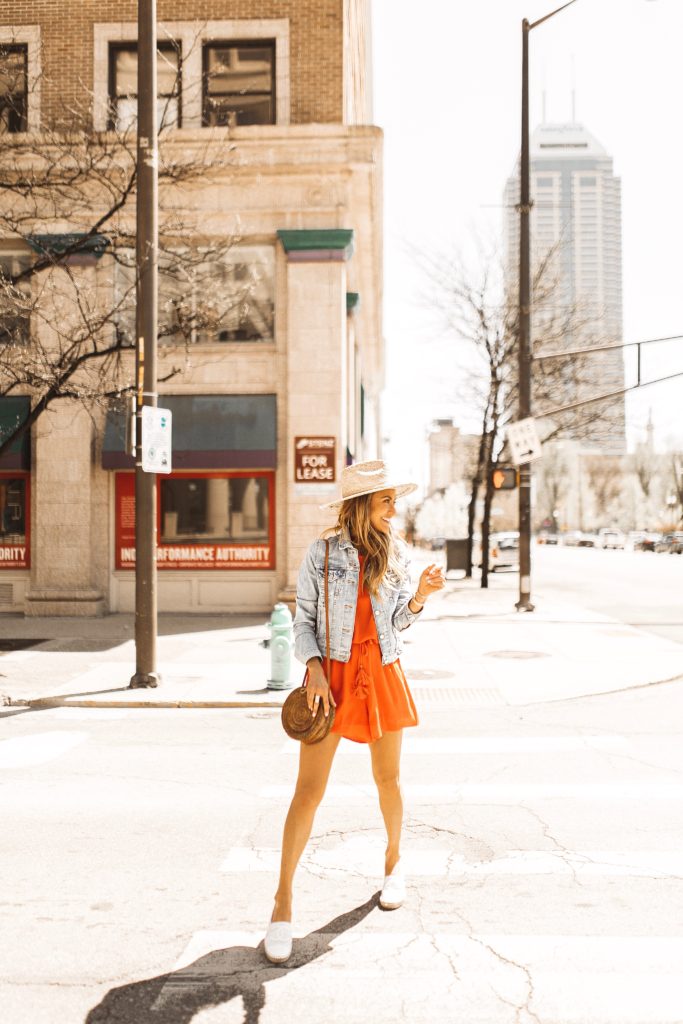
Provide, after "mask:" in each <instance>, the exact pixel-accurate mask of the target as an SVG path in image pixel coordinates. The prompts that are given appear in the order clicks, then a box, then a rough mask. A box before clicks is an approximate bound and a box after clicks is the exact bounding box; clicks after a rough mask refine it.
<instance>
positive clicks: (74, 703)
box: [6, 697, 282, 711]
mask: <svg viewBox="0 0 683 1024" xmlns="http://www.w3.org/2000/svg"><path fill="white" fill-rule="evenodd" d="M6 706H8V707H12V708H31V709H33V710H36V711H38V710H40V709H41V708H281V707H282V701H272V700H271V701H266V700H262V701H253V700H66V699H61V698H59V697H37V698H36V699H35V700H12V699H10V700H9V701H8V702H7V704H6Z"/></svg>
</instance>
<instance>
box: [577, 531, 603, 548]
mask: <svg viewBox="0 0 683 1024" xmlns="http://www.w3.org/2000/svg"><path fill="white" fill-rule="evenodd" d="M578 546H579V547H580V548H596V547H598V535H597V533H581V534H580V535H579V540H578Z"/></svg>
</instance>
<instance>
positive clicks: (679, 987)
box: [0, 553, 683, 1024]
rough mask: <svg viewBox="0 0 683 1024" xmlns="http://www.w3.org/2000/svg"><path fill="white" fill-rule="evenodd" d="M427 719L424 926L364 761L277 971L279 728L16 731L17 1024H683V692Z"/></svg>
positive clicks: (252, 718)
mask: <svg viewBox="0 0 683 1024" xmlns="http://www.w3.org/2000/svg"><path fill="white" fill-rule="evenodd" d="M561 558H562V553H560V554H559V557H558V558H557V559H555V560H554V561H557V563H558V564H559V562H560V559H561ZM420 714H421V717H422V723H421V726H420V728H419V729H416V730H409V731H407V732H406V736H405V749H404V756H403V785H404V788H405V797H406V808H407V813H406V823H405V841H404V848H403V859H404V863H405V870H406V873H407V876H408V879H409V898H408V900H407V902H406V904H405V906H404V907H403V908H402V909H400V910H397V911H394V912H390V913H387V912H382V911H381V910H380V909H379V908H378V906H377V901H376V896H377V891H378V888H379V882H380V877H381V864H382V854H383V832H382V828H381V825H380V818H379V812H378V808H377V802H376V795H375V792H374V788H373V786H372V783H371V778H370V771H369V759H368V753H367V750H366V749H364V748H363V747H361V746H359V745H356V744H352V743H349V742H345V743H342V745H341V747H340V750H339V754H338V759H337V762H336V763H335V765H334V767H333V773H332V779H331V785H330V788H329V790H328V793H327V795H326V798H325V801H324V803H323V806H322V808H321V809H320V811H319V814H318V818H317V820H316V824H315V827H314V835H313V838H312V841H311V843H310V844H309V848H308V851H307V854H306V857H305V860H304V862H303V863H302V866H301V868H300V871H299V876H298V882H297V889H296V899H295V920H296V931H295V934H297V935H298V936H299V938H297V940H296V947H295V955H294V957H293V959H292V961H291V962H290V964H288V965H287V966H284V967H274V966H271V965H268V964H267V963H266V961H265V960H264V958H263V954H262V951H261V948H260V947H259V942H260V939H261V937H262V934H263V929H264V927H265V922H266V920H267V917H268V915H269V913H270V909H271V899H272V895H273V892H274V888H275V884H276V871H277V863H278V847H279V843H280V833H281V827H282V822H283V818H284V814H285V809H286V806H287V803H288V800H289V796H290V794H291V790H292V784H293V781H294V777H295V773H296V756H297V748H296V745H295V744H292V743H291V742H290V741H286V740H285V737H284V735H283V733H282V732H281V729H280V724H279V721H278V716H277V712H273V711H268V710H260V711H259V710H253V711H247V710H231V711H189V710H171V711H158V710H118V709H117V710H90V709H74V708H60V709H53V710H46V711H40V712H38V711H29V712H16V711H12V710H10V709H5V710H0V801H1V806H2V808H3V822H4V827H3V830H2V884H1V886H0V891H1V893H2V896H1V897H0V901H1V902H2V918H3V925H2V942H0V1006H1V1007H2V1011H1V1014H0V1016H1V1017H2V1021H3V1024H86V1022H87V1024H110V1022H113V1021H116V1022H117V1024H152V1022H157V1024H190V1022H194V1024H237V1022H246V1024H289V1022H292V1021H298V1020H306V1021H328V1022H331V1024H368V1021H372V1022H373V1024H402V1022H404V1021H405V1022H410V1024H435V1022H436V1024H455V1022H467V1024H655V1022H656V1024H680V1021H681V1020H683V926H682V921H683V854H682V853H681V850H682V849H683V842H682V840H683V825H682V823H681V822H682V818H681V813H680V812H681V802H682V801H683V781H682V779H683V774H682V773H683V743H682V742H681V740H682V735H681V726H680V723H681V721H683V689H682V688H681V687H680V686H679V685H676V684H667V685H662V686H659V687H655V688H653V689H648V690H639V691H632V692H624V693H619V694H613V695H611V696H609V697H597V698H589V699H583V700H574V701H570V702H565V703H561V704H551V705H537V706H531V707H524V708H513V707H507V706H495V707H491V706H488V707H468V706H461V707H451V706H448V705H444V706H437V705H434V704H431V705H430V704H424V705H423V706H422V707H420Z"/></svg>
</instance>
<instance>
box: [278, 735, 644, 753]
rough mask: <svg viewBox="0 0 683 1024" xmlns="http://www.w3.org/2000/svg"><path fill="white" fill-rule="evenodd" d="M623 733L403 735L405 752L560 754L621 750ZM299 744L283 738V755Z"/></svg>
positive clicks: (295, 750) (294, 750) (295, 751)
mask: <svg viewBox="0 0 683 1024" xmlns="http://www.w3.org/2000/svg"><path fill="white" fill-rule="evenodd" d="M627 746H628V741H627V740H626V738H625V737H624V736H611V735H595V736H593V735H586V736H435V737H433V738H429V737H418V736H415V737H413V736H410V735H404V737H403V752H404V753H406V754H427V755H428V754H561V753H573V752H576V751H579V752H581V753H588V752H589V751H590V750H591V749H593V750H607V751H609V750H623V749H624V748H625V747H627ZM299 749H300V744H299V743H297V741H296V740H286V741H285V742H284V743H283V746H282V752H283V753H284V754H298V752H299Z"/></svg>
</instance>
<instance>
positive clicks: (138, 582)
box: [130, 0, 160, 688]
mask: <svg viewBox="0 0 683 1024" xmlns="http://www.w3.org/2000/svg"><path fill="white" fill-rule="evenodd" d="M156 88H157V41H156V0H138V138H137V196H136V201H137V206H136V218H137V221H136V223H137V228H136V267H137V281H136V314H135V329H136V336H137V349H136V352H137V359H136V388H137V409H136V416H137V424H136V425H137V434H136V448H135V675H134V676H133V677H132V679H131V681H130V686H131V687H133V688H135V687H143V686H158V684H159V681H160V677H159V675H158V673H157V669H156V657H157V655H156V646H157V587H156V533H157V509H156V506H157V488H156V475H155V474H154V473H145V472H143V469H142V406H143V405H156V404H157V394H156V389H157V257H158V218H157V206H158V181H157V168H158V151H157V103H156Z"/></svg>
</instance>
